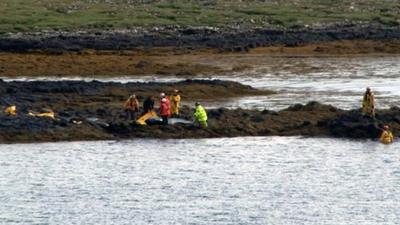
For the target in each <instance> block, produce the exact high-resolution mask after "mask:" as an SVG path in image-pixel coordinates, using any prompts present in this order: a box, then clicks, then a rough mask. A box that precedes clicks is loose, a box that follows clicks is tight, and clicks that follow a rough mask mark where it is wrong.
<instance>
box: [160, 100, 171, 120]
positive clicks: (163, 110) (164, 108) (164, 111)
mask: <svg viewBox="0 0 400 225" xmlns="http://www.w3.org/2000/svg"><path fill="white" fill-rule="evenodd" d="M160 116H161V118H162V124H163V125H168V117H170V116H171V110H170V107H169V104H168V101H167V98H165V96H164V98H163V99H161V103H160Z"/></svg>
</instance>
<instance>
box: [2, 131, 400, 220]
mask: <svg viewBox="0 0 400 225" xmlns="http://www.w3.org/2000/svg"><path fill="white" fill-rule="evenodd" d="M399 147H400V144H398V143H395V144H393V145H390V146H385V145H381V144H378V143H375V142H372V141H347V140H335V139H313V138H300V137H268V138H261V137H260V138H250V137H249V138H231V139H228V138H227V139H201V140H167V141H160V140H142V139H139V140H132V141H123V142H115V141H110V142H73V143H44V144H16V145H0V202H1V204H0V224H395V223H399V222H400V154H399V149H400V148H399Z"/></svg>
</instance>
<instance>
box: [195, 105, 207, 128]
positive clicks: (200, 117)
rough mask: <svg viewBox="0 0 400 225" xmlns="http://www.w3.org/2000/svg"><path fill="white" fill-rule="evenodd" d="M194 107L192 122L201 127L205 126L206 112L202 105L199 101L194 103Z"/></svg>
mask: <svg viewBox="0 0 400 225" xmlns="http://www.w3.org/2000/svg"><path fill="white" fill-rule="evenodd" d="M195 106H196V109H195V112H194V115H193V116H194V124H195V125H197V126H201V127H203V128H207V127H208V124H207V120H208V118H207V112H206V110H205V109H204V107H203V106H202V105H200V103H199V102H196V104H195Z"/></svg>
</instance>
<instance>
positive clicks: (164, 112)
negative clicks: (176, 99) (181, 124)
mask: <svg viewBox="0 0 400 225" xmlns="http://www.w3.org/2000/svg"><path fill="white" fill-rule="evenodd" d="M160 116H171V110H170V108H169V104H168V102H161V105H160Z"/></svg>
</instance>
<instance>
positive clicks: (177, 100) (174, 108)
mask: <svg viewBox="0 0 400 225" xmlns="http://www.w3.org/2000/svg"><path fill="white" fill-rule="evenodd" d="M169 99H170V103H171V115H172V116H176V117H178V116H179V108H180V106H181V96H180V95H179V91H178V90H176V89H175V90H174V93H173V94H172V95H171V96H170V97H169Z"/></svg>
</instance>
